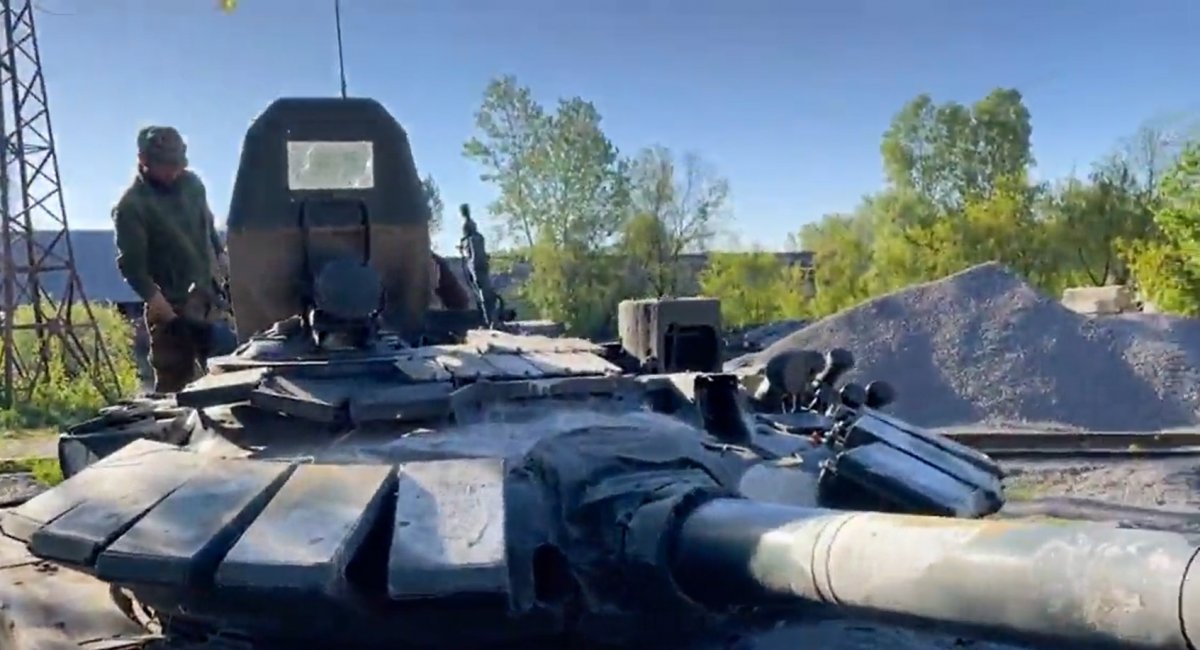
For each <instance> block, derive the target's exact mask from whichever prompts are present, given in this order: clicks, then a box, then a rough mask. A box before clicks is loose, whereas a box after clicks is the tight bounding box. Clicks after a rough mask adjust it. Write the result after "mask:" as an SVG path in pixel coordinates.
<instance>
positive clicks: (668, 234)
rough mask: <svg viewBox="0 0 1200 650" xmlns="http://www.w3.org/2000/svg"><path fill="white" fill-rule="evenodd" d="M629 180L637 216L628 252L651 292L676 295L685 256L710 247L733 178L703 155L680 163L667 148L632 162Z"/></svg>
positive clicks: (627, 230) (629, 224) (643, 153)
mask: <svg viewBox="0 0 1200 650" xmlns="http://www.w3.org/2000/svg"><path fill="white" fill-rule="evenodd" d="M630 182H631V191H630V194H631V197H630V201H631V206H630V207H631V214H632V217H631V218H630V219H629V221H628V222H627V224H626V228H625V233H624V238H623V239H624V249H625V253H626V255H627V256H628V259H629V262H630V264H631V266H632V270H633V271H634V272H636V275H637V276H639V278H640V279H644V286H645V287H646V289H648V291H649V292H650V293H651V294H652V295H654V296H656V297H661V296H666V295H673V294H675V293H677V292H678V291H679V287H680V274H681V273H683V272H684V269H682V268H681V265H680V258H681V256H682V255H683V254H685V253H699V252H703V251H705V250H707V248H708V244H709V242H710V241H711V240H712V238H713V236H714V234H715V227H716V225H717V224H718V222H719V221H720V219H721V218H722V217H723V216H724V211H725V205H726V202H727V200H728V198H729V182H728V181H727V180H725V179H724V178H721V177H720V176H718V175H717V174H716V173H715V172H714V171H713V170H712V168H711V167H710V166H709V165H708V164H707V163H705V162H704V160H703V159H702V158H701V157H700V156H699V155H698V154H695V153H687V154H685V155H684V156H683V158H682V160H681V161H676V159H675V155H674V154H673V153H672V152H671V150H670V149H668V148H666V147H662V146H655V147H648V148H646V149H644V150H642V151H641V153H640V154H639V155H638V156H637V158H636V159H635V160H634V162H633V164H632V166H631V181H630ZM639 284H642V283H639Z"/></svg>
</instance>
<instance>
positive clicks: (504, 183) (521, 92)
mask: <svg viewBox="0 0 1200 650" xmlns="http://www.w3.org/2000/svg"><path fill="white" fill-rule="evenodd" d="M550 127H551V117H550V116H548V115H546V110H545V109H544V108H543V107H542V105H541V104H539V103H538V102H537V100H535V99H534V97H533V92H532V91H531V90H530V89H529V88H527V87H525V86H522V85H520V83H518V81H517V78H516V77H514V76H511V75H509V76H504V77H500V78H497V79H494V80H492V81H491V82H490V83H488V86H487V88H486V89H485V90H484V93H483V103H482V104H481V105H480V107H479V109H478V110H477V111H476V112H475V128H476V130H477V131H478V132H479V133H478V134H477V135H476V136H474V137H472V138H471V139H470V140H468V141H467V142H466V144H464V145H463V155H465V156H466V157H467V158H469V159H471V160H474V161H475V162H476V163H478V164H479V165H481V166H482V167H483V173H481V174H480V176H479V177H480V179H481V180H483V181H485V182H488V183H493V184H494V185H496V187H497V189H498V190H499V196H498V197H497V198H496V200H495V201H493V202H492V203H491V205H490V206H489V212H490V214H491V215H492V218H493V219H495V220H497V222H498V224H499V226H500V235H501V238H502V243H508V244H513V245H517V246H520V247H523V248H533V245H534V244H535V243H536V241H537V236H538V230H539V229H540V227H541V226H542V224H544V223H545V221H546V220H547V218H548V214H547V213H546V212H545V211H544V208H545V207H546V206H545V205H543V202H541V201H539V200H538V198H540V197H539V191H540V190H542V189H543V187H542V186H543V185H544V182H543V178H542V177H544V174H542V173H541V172H542V171H543V170H544V169H545V168H546V167H547V165H548V163H549V161H548V160H546V158H545V153H546V143H547V140H548V138H549V130H550Z"/></svg>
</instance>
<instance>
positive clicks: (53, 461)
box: [0, 458, 63, 486]
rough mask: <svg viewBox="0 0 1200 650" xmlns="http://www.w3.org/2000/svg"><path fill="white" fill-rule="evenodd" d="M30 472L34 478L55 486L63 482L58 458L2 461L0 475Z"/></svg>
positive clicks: (0, 461) (0, 462)
mask: <svg viewBox="0 0 1200 650" xmlns="http://www.w3.org/2000/svg"><path fill="white" fill-rule="evenodd" d="M18 472H28V473H29V474H33V478H35V479H37V480H38V481H40V482H42V483H45V484H46V485H50V486H54V485H58V484H59V483H62V482H63V475H62V470H61V469H60V468H59V466H58V459H57V458H22V459H19V460H0V474H15V473H18Z"/></svg>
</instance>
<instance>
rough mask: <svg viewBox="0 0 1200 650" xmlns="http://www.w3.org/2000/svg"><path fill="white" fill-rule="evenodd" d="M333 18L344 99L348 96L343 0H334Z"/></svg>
mask: <svg viewBox="0 0 1200 650" xmlns="http://www.w3.org/2000/svg"><path fill="white" fill-rule="evenodd" d="M333 20H334V24H335V25H336V27H337V46H338V74H339V75H341V78H342V99H345V98H346V59H345V57H344V56H343V55H342V0H333Z"/></svg>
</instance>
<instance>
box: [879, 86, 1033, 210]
mask: <svg viewBox="0 0 1200 650" xmlns="http://www.w3.org/2000/svg"><path fill="white" fill-rule="evenodd" d="M1032 133H1033V128H1032V126H1031V124H1030V115H1029V110H1028V109H1027V108H1026V107H1025V104H1024V100H1023V99H1022V97H1021V93H1020V92H1018V91H1017V90H1015V89H1011V88H997V89H995V90H993V91H992V92H991V93H989V94H988V95H987V96H986V97H984V98H983V99H981V100H979V101H978V102H976V103H975V104H974V105H972V106H971V107H969V108H968V107H966V106H963V105H962V104H958V103H956V102H947V103H944V104H941V105H938V104H935V103H934V102H933V99H932V98H931V97H930V96H929V95H919V96H917V97H916V98H915V99H913V100H912V101H910V102H909V103H908V104H906V105H905V106H904V107H903V108H902V109H901V110H900V112H899V113H897V114H896V116H895V117H894V118H893V120H892V123H891V125H890V127H889V128H888V130H887V131H886V132H885V133H884V136H883V143H882V145H881V152H882V154H883V161H884V169H885V170H886V172H887V176H888V180H889V181H890V182H891V183H892V184H893V186H895V187H897V188H900V189H904V190H908V191H912V192H915V193H916V194H917V195H918V196H920V197H922V198H924V199H926V200H928V201H930V202H931V203H932V204H933V205H935V206H937V207H938V208H939V210H940V211H942V212H945V211H952V210H955V209H957V208H961V207H962V206H963V205H965V203H966V202H967V200H968V199H970V198H971V197H977V196H989V195H990V194H991V193H992V191H993V190H994V189H995V188H996V186H997V183H999V182H1000V181H1001V180H1002V179H1011V178H1023V177H1024V176H1025V174H1026V172H1027V170H1028V168H1029V166H1030V165H1032V164H1033V162H1034V158H1033V149H1032V146H1031V142H1030V138H1031V136H1032Z"/></svg>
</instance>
